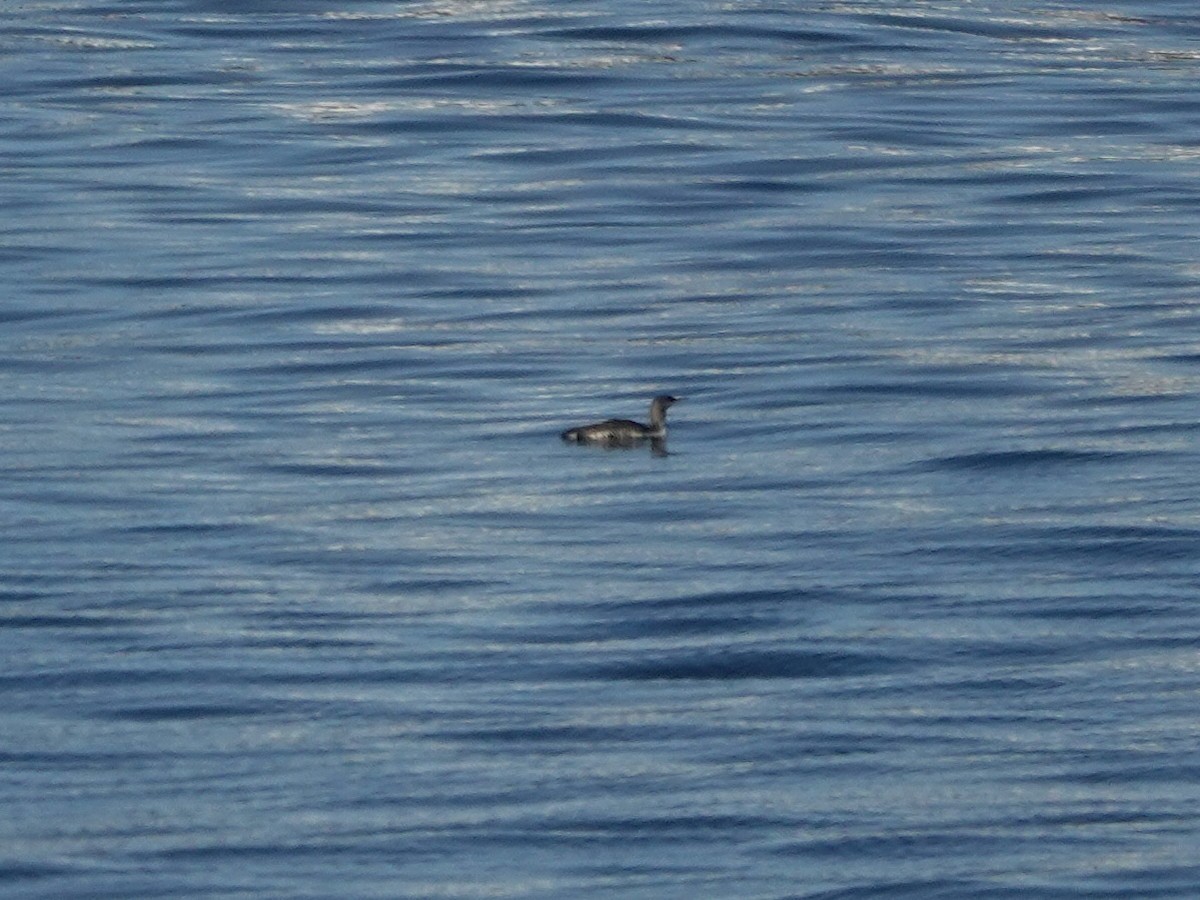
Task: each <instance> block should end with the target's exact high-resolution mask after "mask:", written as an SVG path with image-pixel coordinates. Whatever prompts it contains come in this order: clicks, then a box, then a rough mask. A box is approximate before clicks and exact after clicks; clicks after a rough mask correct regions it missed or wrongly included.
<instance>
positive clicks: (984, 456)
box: [918, 448, 1141, 472]
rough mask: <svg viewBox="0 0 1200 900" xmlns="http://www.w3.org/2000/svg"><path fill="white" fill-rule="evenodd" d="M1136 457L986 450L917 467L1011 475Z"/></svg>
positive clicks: (1094, 452)
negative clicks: (1014, 472) (1030, 470)
mask: <svg viewBox="0 0 1200 900" xmlns="http://www.w3.org/2000/svg"><path fill="white" fill-rule="evenodd" d="M1139 456H1141V454H1138V453H1132V452H1129V451H1122V452H1110V451H1098V450H1068V449H1052V448H1041V449H1036V450H985V451H980V452H977V453H955V454H952V455H949V456H944V457H940V458H938V459H931V460H926V461H925V462H922V463H920V464H918V466H919V468H922V469H927V470H930V471H939V470H946V471H964V472H1010V471H1022V470H1027V469H1051V470H1059V469H1061V468H1062V467H1064V466H1074V465H1079V464H1086V463H1104V462H1112V461H1115V460H1118V459H1123V458H1137V457H1139Z"/></svg>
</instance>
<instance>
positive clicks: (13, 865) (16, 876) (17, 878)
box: [0, 860, 74, 885]
mask: <svg viewBox="0 0 1200 900" xmlns="http://www.w3.org/2000/svg"><path fill="white" fill-rule="evenodd" d="M73 871H74V870H73V869H72V868H71V867H70V866H65V865H54V864H52V863H34V862H18V861H15V860H12V861H10V860H0V884H10V885H19V884H21V883H23V882H26V881H40V880H42V879H44V878H56V877H60V876H64V875H69V874H71V873H72V872H73Z"/></svg>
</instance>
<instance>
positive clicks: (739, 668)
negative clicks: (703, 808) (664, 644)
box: [592, 649, 908, 681]
mask: <svg viewBox="0 0 1200 900" xmlns="http://www.w3.org/2000/svg"><path fill="white" fill-rule="evenodd" d="M907 665H908V661H906V660H901V659H895V658H889V657H885V656H881V655H873V656H867V655H862V654H854V653H821V652H815V651H814V652H806V651H801V650H729V649H713V650H696V651H689V652H679V653H656V652H654V651H649V652H647V653H646V654H645V658H643V659H639V660H636V661H631V660H626V661H622V662H619V663H611V664H607V665H601V666H598V667H596V668H595V669H594V670H592V671H593V674H594V675H596V676H600V677H604V678H614V679H618V680H629V681H655V680H669V681H674V680H689V681H709V680H717V681H739V680H746V679H779V678H782V679H807V678H846V677H857V676H863V675H877V674H884V673H888V672H895V671H898V670H900V669H903V668H905V667H906V666H907Z"/></svg>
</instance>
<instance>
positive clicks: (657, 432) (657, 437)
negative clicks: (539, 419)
mask: <svg viewBox="0 0 1200 900" xmlns="http://www.w3.org/2000/svg"><path fill="white" fill-rule="evenodd" d="M678 402H679V398H678V397H672V396H670V395H669V394H659V395H658V396H657V397H655V398H654V399H653V400H651V401H650V424H649V425H643V424H642V423H641V422H635V421H633V420H632V419H605V420H604V421H603V422H596V423H594V424H592V425H583V426H580V427H579V428H568V429H567V430H566V431H564V432H563V433H562V439H563V440H564V441H568V442H570V443H574V444H598V445H601V446H604V447H636V446H637V445H639V444H641V443H642V441H645V440H647V439H650V440H652V441H655V442H660V441H662V439H663V438H665V437H666V436H667V407H669V406H670V405H671V404H672V403H678Z"/></svg>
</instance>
